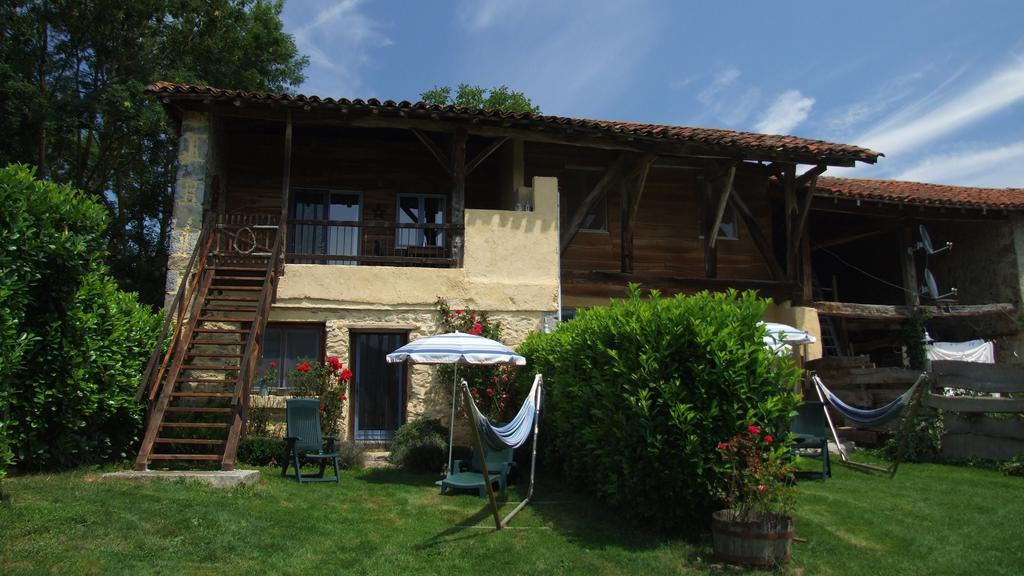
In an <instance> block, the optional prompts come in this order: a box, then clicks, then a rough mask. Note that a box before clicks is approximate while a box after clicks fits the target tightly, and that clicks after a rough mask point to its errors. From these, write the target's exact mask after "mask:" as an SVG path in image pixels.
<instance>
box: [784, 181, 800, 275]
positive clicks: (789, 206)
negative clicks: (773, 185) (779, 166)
mask: <svg viewBox="0 0 1024 576" xmlns="http://www.w3.org/2000/svg"><path fill="white" fill-rule="evenodd" d="M782 194H783V200H784V202H785V216H786V277H787V278H789V280H790V281H792V282H795V281H796V239H795V238H794V237H793V232H794V227H795V225H796V224H795V222H794V220H795V219H796V216H797V210H798V208H797V206H796V166H795V165H793V164H790V165H788V166H786V167H785V168H784V169H783V174H782Z"/></svg>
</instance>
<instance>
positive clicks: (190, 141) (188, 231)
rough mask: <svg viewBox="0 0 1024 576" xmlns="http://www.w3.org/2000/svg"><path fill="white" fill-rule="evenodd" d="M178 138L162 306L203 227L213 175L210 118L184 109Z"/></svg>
mask: <svg viewBox="0 0 1024 576" xmlns="http://www.w3.org/2000/svg"><path fill="white" fill-rule="evenodd" d="M183 114H184V115H183V116H182V119H181V135H180V137H179V139H178V171H177V174H176V175H175V180H174V182H175V183H174V218H173V220H172V222H171V237H170V245H169V246H168V259H167V280H166V283H165V287H166V288H165V292H166V295H165V297H164V304H165V307H166V306H167V305H169V304H170V302H171V300H172V299H173V298H174V295H175V293H176V292H177V290H178V284H179V283H180V282H181V274H182V273H183V272H184V270H185V266H186V265H187V264H188V260H189V257H190V256H191V255H192V251H193V249H194V248H195V244H196V241H197V240H198V239H199V234H200V233H201V232H202V228H203V205H204V203H205V202H206V193H207V188H208V186H209V183H210V179H211V178H212V173H211V170H210V169H209V167H210V160H211V158H210V156H211V154H212V150H213V147H212V146H211V142H210V138H211V133H212V130H211V126H212V124H211V122H210V118H209V117H208V116H207V115H206V114H200V113H198V112H184V113H183Z"/></svg>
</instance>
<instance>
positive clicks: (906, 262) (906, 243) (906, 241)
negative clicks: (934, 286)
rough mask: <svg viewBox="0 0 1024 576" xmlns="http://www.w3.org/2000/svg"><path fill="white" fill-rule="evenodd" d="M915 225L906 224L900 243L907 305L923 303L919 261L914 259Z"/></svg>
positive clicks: (901, 271)
mask: <svg viewBox="0 0 1024 576" xmlns="http://www.w3.org/2000/svg"><path fill="white" fill-rule="evenodd" d="M915 233H916V231H915V230H914V226H913V225H912V224H910V223H907V224H904V226H903V230H902V231H901V233H900V242H899V244H898V246H899V251H900V274H901V276H902V279H903V291H904V296H905V301H906V304H907V306H917V305H919V304H921V294H920V292H919V290H920V288H918V284H917V263H916V262H915V261H914V240H915Z"/></svg>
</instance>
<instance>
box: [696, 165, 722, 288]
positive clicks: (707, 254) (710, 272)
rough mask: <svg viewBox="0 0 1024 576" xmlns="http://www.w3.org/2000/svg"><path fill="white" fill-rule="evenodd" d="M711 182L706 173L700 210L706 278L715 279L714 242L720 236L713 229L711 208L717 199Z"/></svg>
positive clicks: (716, 270)
mask: <svg viewBox="0 0 1024 576" xmlns="http://www.w3.org/2000/svg"><path fill="white" fill-rule="evenodd" d="M711 180H712V178H711V175H710V174H708V173H705V176H704V182H703V186H702V187H701V202H700V209H701V212H702V213H703V218H702V220H703V222H704V230H702V231H701V232H702V233H703V236H704V276H706V277H708V278H715V277H717V276H718V252H717V251H716V250H715V243H714V241H713V240H714V238H715V236H718V229H717V228H712V227H711V224H712V221H713V220H714V215H713V214H712V210H713V208H712V207H711V206H712V204H713V203H714V197H715V189H714V186H713V185H712V183H711Z"/></svg>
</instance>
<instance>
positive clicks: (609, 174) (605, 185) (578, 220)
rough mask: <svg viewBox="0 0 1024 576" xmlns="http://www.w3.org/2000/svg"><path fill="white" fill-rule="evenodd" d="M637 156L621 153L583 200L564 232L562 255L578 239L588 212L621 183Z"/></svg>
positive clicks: (561, 243)
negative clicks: (602, 196)
mask: <svg viewBox="0 0 1024 576" xmlns="http://www.w3.org/2000/svg"><path fill="white" fill-rule="evenodd" d="M635 157H636V156H635V155H633V154H629V153H626V152H623V153H620V154H619V155H618V157H616V158H615V161H614V162H612V164H611V166H609V167H608V169H607V170H605V171H604V174H603V175H602V176H601V180H599V181H598V183H597V184H596V185H594V188H593V189H591V191H590V192H589V193H588V194H587V196H586V197H585V198H584V199H583V202H582V203H580V205H579V206H578V207H577V208H576V212H574V213H573V215H572V217H571V218H569V223H568V225H567V226H566V227H565V229H563V230H562V239H561V242H560V245H561V250H560V252H561V253H562V254H564V253H565V251H566V250H567V249H568V248H569V244H570V243H571V242H572V239H573V238H575V237H576V233H577V232H579V231H580V226H582V225H583V220H584V219H585V218H586V217H587V212H589V211H590V208H591V207H592V206H593V205H594V203H595V202H597V200H598V198H600V197H601V195H602V194H605V193H606V192H607V191H608V190H611V189H612V187H613V186H614V185H615V184H617V183H618V182H619V180H620V179H621V178H622V175H623V174H624V173H625V172H626V169H627V167H628V166H629V165H630V164H631V163H632V162H634V159H635Z"/></svg>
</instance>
